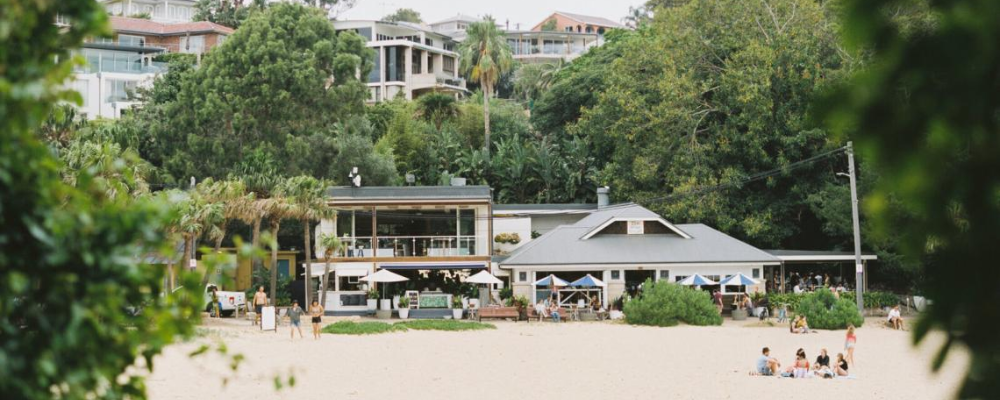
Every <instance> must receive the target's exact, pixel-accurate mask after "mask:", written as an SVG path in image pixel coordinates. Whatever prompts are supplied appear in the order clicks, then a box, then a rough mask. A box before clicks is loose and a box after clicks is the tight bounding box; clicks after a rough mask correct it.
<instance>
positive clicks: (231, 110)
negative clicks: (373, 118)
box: [148, 3, 373, 185]
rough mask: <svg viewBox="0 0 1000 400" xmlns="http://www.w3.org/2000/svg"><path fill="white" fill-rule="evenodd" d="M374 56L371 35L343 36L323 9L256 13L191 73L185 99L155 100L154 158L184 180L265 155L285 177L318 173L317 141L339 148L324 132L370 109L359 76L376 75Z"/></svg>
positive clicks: (180, 95)
mask: <svg viewBox="0 0 1000 400" xmlns="http://www.w3.org/2000/svg"><path fill="white" fill-rule="evenodd" d="M372 58H373V57H372V54H371V50H369V49H367V48H366V47H365V45H364V40H363V39H362V38H361V37H359V36H358V35H356V34H354V33H351V32H345V33H341V34H339V35H337V34H335V32H334V30H333V25H332V24H331V23H330V21H329V20H328V19H327V18H326V17H325V16H324V15H323V13H322V12H320V11H319V10H316V9H313V8H307V7H304V6H301V5H296V4H285V3H282V4H275V5H273V6H271V7H269V8H268V9H267V11H264V12H259V13H254V14H253V15H252V16H251V17H250V18H249V19H248V20H247V21H246V22H245V23H244V24H243V26H241V28H240V29H239V30H237V31H236V33H234V34H233V35H231V36H230V37H229V38H228V39H227V40H226V42H225V43H223V44H222V45H220V46H218V47H217V48H215V49H213V50H212V51H211V52H209V53H208V54H207V55H206V56H205V57H204V58H203V60H202V65H201V66H200V67H198V68H197V69H195V70H193V71H191V72H190V74H188V75H186V76H184V77H182V79H181V81H180V90H179V91H178V92H177V95H176V100H175V101H169V102H167V103H164V104H163V106H162V107H159V106H157V105H156V104H154V108H155V109H156V114H155V115H154V116H157V117H160V119H159V120H157V121H156V123H155V124H153V125H152V126H150V131H151V133H152V137H153V140H155V141H156V143H158V145H157V146H156V147H153V148H152V149H150V151H149V157H148V158H149V159H150V160H151V161H152V162H154V164H156V163H159V164H160V165H161V166H162V167H163V168H164V169H165V170H166V172H168V173H169V174H170V175H171V176H173V177H174V178H175V179H184V178H186V177H189V176H195V177H198V178H205V177H216V178H218V177H225V176H227V175H228V174H230V173H232V172H233V167H234V166H235V165H238V164H239V161H240V160H242V159H244V158H245V157H246V156H247V155H250V154H253V153H255V152H263V153H264V154H267V155H268V157H269V158H270V159H271V160H272V161H273V162H274V163H275V164H276V165H279V166H280V168H278V169H277V170H276V172H277V173H278V174H279V175H280V176H292V175H296V174H299V173H303V172H314V171H315V168H316V165H315V161H314V159H313V158H312V156H313V155H314V154H315V153H313V152H311V151H309V150H310V149H311V148H312V146H310V145H311V144H314V143H313V142H312V141H311V140H312V139H320V140H321V141H323V142H325V143H326V144H327V146H332V141H333V138H332V137H331V135H322V133H323V132H325V131H326V130H327V129H328V127H329V126H330V125H331V124H332V123H334V122H336V121H339V120H342V119H344V118H346V117H347V116H350V115H357V114H361V113H362V111H363V107H364V99H365V98H366V96H367V93H368V92H367V88H365V86H364V84H363V83H361V82H360V81H358V80H357V79H356V76H367V74H368V71H369V70H370V69H371V68H372V61H371V60H372ZM246 60H254V61H253V62H247V61H246ZM358 73H360V75H358ZM168 75H169V74H168ZM331 77H333V79H331ZM317 135H319V136H317ZM319 148H323V146H319ZM303 151H304V152H303ZM247 184H248V185H250V184H251V182H247Z"/></svg>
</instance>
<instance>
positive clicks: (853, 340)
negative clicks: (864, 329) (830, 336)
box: [844, 325, 858, 366]
mask: <svg viewBox="0 0 1000 400" xmlns="http://www.w3.org/2000/svg"><path fill="white" fill-rule="evenodd" d="M857 343H858V337H857V335H855V334H854V325H848V326H847V338H846V339H845V340H844V351H846V352H847V361H848V362H849V363H851V366H854V346H856V345H857Z"/></svg>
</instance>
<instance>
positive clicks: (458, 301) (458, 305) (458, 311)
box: [451, 295, 462, 319]
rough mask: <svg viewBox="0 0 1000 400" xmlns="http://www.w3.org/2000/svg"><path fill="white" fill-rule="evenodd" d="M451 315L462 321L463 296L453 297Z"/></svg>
mask: <svg viewBox="0 0 1000 400" xmlns="http://www.w3.org/2000/svg"><path fill="white" fill-rule="evenodd" d="M451 315H452V317H454V318H455V319H462V296H459V295H455V296H452V297H451Z"/></svg>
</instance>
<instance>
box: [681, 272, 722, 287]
mask: <svg viewBox="0 0 1000 400" xmlns="http://www.w3.org/2000/svg"><path fill="white" fill-rule="evenodd" d="M679 284H681V285H685V286H705V285H718V282H716V281H713V280H711V279H708V278H706V277H704V276H701V274H694V275H691V276H689V277H687V278H685V279H684V280H683V281H680V282H679Z"/></svg>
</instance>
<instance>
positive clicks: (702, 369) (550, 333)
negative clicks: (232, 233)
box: [148, 317, 968, 400]
mask: <svg viewBox="0 0 1000 400" xmlns="http://www.w3.org/2000/svg"><path fill="white" fill-rule="evenodd" d="M325 320H326V321H325V322H332V321H331V320H332V319H331V318H329V317H328V318H325ZM876 321H877V320H869V322H868V323H867V325H869V327H866V328H861V329H859V330H858V347H857V350H856V354H855V358H856V361H857V366H856V367H855V368H852V372H853V373H854V374H855V375H857V379H852V380H840V379H837V380H827V379H789V378H773V377H751V376H748V372H749V371H750V370H751V368H752V366H753V363H754V360H755V359H756V357H757V356H758V354H759V353H760V348H761V347H762V346H769V347H770V348H771V351H772V353H771V354H772V356H776V357H778V359H779V360H780V361H781V362H782V364H783V365H787V364H789V363H791V362H792V361H793V355H794V353H795V350H796V349H798V348H800V347H801V348H804V349H805V351H806V354H807V355H808V356H809V359H810V362H811V361H812V360H814V359H815V357H816V355H817V354H818V352H819V349H820V348H821V347H826V348H827V349H828V350H829V351H830V353H831V354H830V355H831V359H835V358H836V353H838V352H840V351H842V348H843V342H844V332H843V331H823V332H820V333H816V334H809V335H792V334H790V333H788V330H787V327H773V328H772V327H766V328H761V327H746V326H744V325H745V324H744V323H742V322H740V323H735V322H730V321H727V323H726V325H724V326H721V327H710V328H705V327H690V326H679V327H672V328H651V327H633V326H628V325H623V324H612V323H579V322H578V323H563V324H560V325H554V324H552V323H537V322H532V323H530V324H526V323H523V322H521V323H517V324H515V323H511V322H496V323H495V324H496V325H497V328H498V329H496V330H492V331H471V332H420V331H408V332H403V333H392V334H382V335H372V336H341V335H323V338H322V339H321V340H319V341H314V340H313V339H311V338H310V337H309V336H310V332H308V331H306V332H305V334H306V339H305V340H300V339H298V338H296V340H295V341H291V340H290V339H289V338H288V327H287V326H282V327H280V328H279V331H278V333H274V332H260V331H259V330H256V329H254V328H252V327H250V326H249V324H248V323H247V322H245V321H236V320H223V321H211V322H208V323H207V324H206V328H208V329H211V330H212V331H214V332H216V334H213V335H211V336H216V337H217V338H218V339H221V340H224V341H225V343H226V344H227V346H228V347H229V349H230V350H231V351H233V352H239V353H242V354H243V355H244V356H245V357H246V361H245V362H244V363H243V365H242V366H241V367H240V369H239V371H238V372H236V373H235V374H234V373H230V372H227V364H226V363H225V362H224V360H223V359H222V358H219V357H217V356H215V355H209V356H201V357H198V358H196V359H191V358H189V357H188V353H189V352H191V351H192V350H193V349H195V348H197V347H198V343H197V342H195V343H185V344H180V345H175V346H172V347H170V348H169V349H168V350H167V352H166V353H165V354H164V355H163V356H160V357H158V358H157V362H156V364H155V367H156V369H155V372H154V374H153V375H152V376H151V377H150V379H149V382H148V385H149V391H150V394H151V397H152V399H154V400H166V399H208V398H213V399H223V398H226V399H239V400H248V399H272V398H276V399H320V398H323V399H340V398H348V399H384V398H388V396H402V397H400V398H406V399H458V398H472V399H477V400H479V399H519V400H527V399H541V398H545V399H561V398H572V399H651V398H678V399H729V398H732V399H752V398H762V399H798V398H801V399H839V400H843V399H942V398H950V397H952V394H953V393H955V390H956V388H957V386H958V383H959V381H960V379H961V376H962V373H963V371H964V368H965V366H966V365H967V363H968V357H967V354H966V353H965V352H964V351H953V352H952V353H951V354H952V355H951V357H950V358H949V360H948V362H947V363H946V364H945V366H944V368H943V369H942V371H941V372H940V373H938V374H933V373H931V372H930V360H931V358H932V355H933V354H934V352H935V351H936V350H937V345H938V344H939V343H941V337H940V336H935V337H932V338H930V339H929V340H927V341H926V342H925V343H924V345H922V346H921V347H920V348H914V347H912V346H911V344H910V343H911V335H910V334H909V333H908V332H900V331H893V330H889V329H884V328H880V327H874V325H876ZM303 322H305V321H303ZM306 329H307V328H306V327H304V330H306ZM206 340H211V339H208V338H203V339H199V341H206ZM289 374H295V376H296V379H297V382H296V385H295V387H293V388H290V389H289V388H286V389H283V390H281V391H277V392H276V391H275V389H274V383H273V381H274V377H275V376H282V377H287V376H289ZM226 377H229V378H231V380H230V381H229V383H228V385H226V386H223V384H222V381H223V379H224V378H226Z"/></svg>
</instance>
